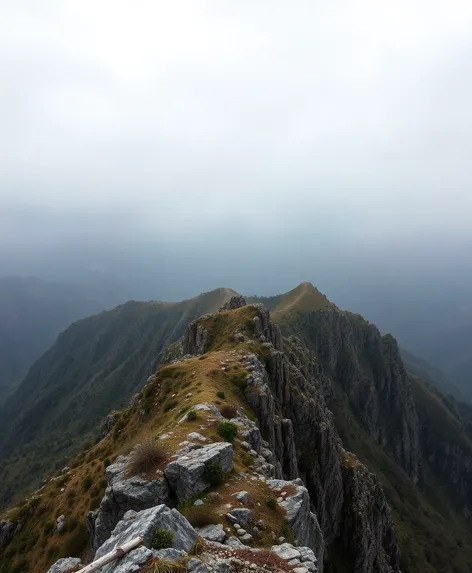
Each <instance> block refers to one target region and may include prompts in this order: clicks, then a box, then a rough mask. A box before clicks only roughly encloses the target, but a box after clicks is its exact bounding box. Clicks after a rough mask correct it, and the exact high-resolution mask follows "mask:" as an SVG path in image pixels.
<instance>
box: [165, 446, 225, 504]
mask: <svg viewBox="0 0 472 573" xmlns="http://www.w3.org/2000/svg"><path fill="white" fill-rule="evenodd" d="M208 464H218V465H219V466H220V467H221V469H222V470H223V472H225V473H228V472H230V471H231V470H232V468H233V447H232V445H231V444H226V443H222V442H218V443H214V444H209V445H208V446H203V447H202V448H200V449H198V450H194V451H192V452H190V453H189V454H187V455H185V456H181V457H179V458H178V459H177V460H175V461H173V462H171V463H170V464H168V465H167V467H166V469H165V471H164V473H165V476H166V478H167V480H168V481H169V484H170V486H171V488H172V490H173V491H175V493H176V495H177V498H178V499H179V500H182V499H188V498H190V497H192V496H194V495H196V494H198V493H201V492H202V491H204V490H205V489H207V488H208V487H209V486H210V484H209V483H208V482H207V481H205V479H204V473H205V467H206V466H207V465H208Z"/></svg>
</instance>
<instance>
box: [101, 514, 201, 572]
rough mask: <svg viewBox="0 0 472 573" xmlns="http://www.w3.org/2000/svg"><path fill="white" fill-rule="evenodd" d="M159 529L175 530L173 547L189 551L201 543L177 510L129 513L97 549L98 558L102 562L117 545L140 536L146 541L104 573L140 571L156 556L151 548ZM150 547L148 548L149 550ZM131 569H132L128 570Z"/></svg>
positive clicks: (105, 568) (109, 566) (104, 570)
mask: <svg viewBox="0 0 472 573" xmlns="http://www.w3.org/2000/svg"><path fill="white" fill-rule="evenodd" d="M157 529H164V530H167V531H171V532H172V533H173V535H174V537H173V540H172V547H173V548H174V549H178V550H181V551H186V552H188V551H189V550H190V549H191V548H192V547H193V545H194V544H195V542H196V540H197V533H196V531H195V530H194V529H193V527H192V526H191V525H190V523H189V522H188V521H187V520H186V519H185V517H184V516H183V515H182V514H180V513H179V512H178V511H177V510H176V509H170V508H169V507H167V506H166V505H163V504H162V505H158V506H157V507H152V508H150V509H145V510H143V511H140V512H139V513H137V512H136V511H132V510H131V511H128V512H127V513H126V514H125V516H124V517H123V519H122V520H121V521H120V522H119V523H118V525H117V526H116V527H115V529H114V530H113V533H112V535H111V537H110V538H109V539H107V541H105V543H104V544H103V545H102V546H101V547H100V548H99V549H98V550H97V553H96V555H95V559H99V558H100V557H103V555H106V554H107V553H109V552H110V551H112V550H113V548H114V547H115V545H117V544H118V545H121V544H123V543H127V542H129V541H131V540H133V539H135V538H136V537H138V536H140V537H142V538H143V546H144V547H139V548H138V549H135V550H134V551H132V552H131V553H129V554H128V555H127V556H126V557H124V558H123V559H121V560H120V561H119V562H116V563H110V564H109V565H107V566H106V567H104V568H103V569H102V571H101V573H124V572H125V571H138V570H139V568H137V567H140V566H142V565H144V564H145V563H147V561H148V560H149V559H150V558H151V557H152V556H153V555H154V553H153V552H152V551H150V548H151V547H152V540H153V537H154V533H155V531H156V530H157ZM146 548H147V549H146ZM125 566H128V567H129V569H125V568H124V567H125ZM118 567H120V568H118Z"/></svg>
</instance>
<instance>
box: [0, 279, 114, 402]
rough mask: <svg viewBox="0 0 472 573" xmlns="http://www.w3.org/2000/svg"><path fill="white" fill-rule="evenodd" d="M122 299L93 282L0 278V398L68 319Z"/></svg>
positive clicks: (24, 372)
mask: <svg viewBox="0 0 472 573" xmlns="http://www.w3.org/2000/svg"><path fill="white" fill-rule="evenodd" d="M119 302H121V300H120V295H119V293H117V292H113V291H112V290H110V289H108V288H100V287H97V286H89V285H79V284H69V283H60V282H49V281H43V280H41V279H38V278H34V277H4V278H0V402H1V401H3V400H4V399H5V397H6V396H7V395H8V394H10V393H11V392H12V391H13V390H14V388H15V387H16V386H17V385H18V384H19V382H20V381H21V379H22V378H23V377H24V376H25V374H26V372H27V371H28V368H29V367H30V366H31V364H32V363H33V362H34V360H36V359H37V358H39V357H40V356H41V354H42V353H43V352H45V351H46V350H47V349H48V348H49V347H50V346H51V344H53V342H54V341H55V340H56V337H57V335H58V334H59V332H61V331H62V330H64V329H65V328H67V327H68V326H69V325H70V324H71V323H72V322H74V321H75V320H78V319H79V318H84V317H86V316H89V315H91V314H94V313H96V312H98V311H100V310H104V309H105V308H111V307H113V306H115V305H116V304H118V303H119Z"/></svg>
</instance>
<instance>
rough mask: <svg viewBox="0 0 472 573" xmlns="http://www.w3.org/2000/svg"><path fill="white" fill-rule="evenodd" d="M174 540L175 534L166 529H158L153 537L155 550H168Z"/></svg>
mask: <svg viewBox="0 0 472 573" xmlns="http://www.w3.org/2000/svg"><path fill="white" fill-rule="evenodd" d="M173 540H174V534H173V533H172V531H167V530H166V529H156V531H155V532H154V535H153V537H152V546H153V548H154V549H158V550H159V549H167V548H168V547H172V541H173Z"/></svg>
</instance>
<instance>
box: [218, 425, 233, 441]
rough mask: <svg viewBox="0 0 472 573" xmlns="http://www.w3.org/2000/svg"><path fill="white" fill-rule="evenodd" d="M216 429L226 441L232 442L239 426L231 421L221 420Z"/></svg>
mask: <svg viewBox="0 0 472 573" xmlns="http://www.w3.org/2000/svg"><path fill="white" fill-rule="evenodd" d="M216 431H217V432H218V435H219V436H221V437H222V438H223V439H224V440H225V441H226V442H232V441H233V440H234V438H235V437H236V434H237V433H238V426H236V424H232V423H231V422H220V423H219V424H218V427H217V429H216Z"/></svg>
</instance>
